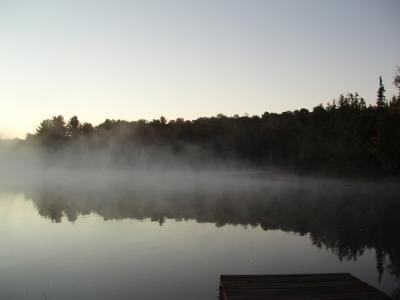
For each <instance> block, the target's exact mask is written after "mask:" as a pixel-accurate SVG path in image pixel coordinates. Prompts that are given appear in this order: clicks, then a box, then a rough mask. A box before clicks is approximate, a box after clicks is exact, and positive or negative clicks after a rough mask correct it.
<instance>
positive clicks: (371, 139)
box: [26, 68, 400, 174]
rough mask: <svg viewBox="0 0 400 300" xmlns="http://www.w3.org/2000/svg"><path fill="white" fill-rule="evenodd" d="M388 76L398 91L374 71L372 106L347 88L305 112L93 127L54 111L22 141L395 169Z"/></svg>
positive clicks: (398, 149) (128, 154) (398, 159)
mask: <svg viewBox="0 0 400 300" xmlns="http://www.w3.org/2000/svg"><path fill="white" fill-rule="evenodd" d="M394 78H395V80H394V84H395V85H396V87H397V88H399V95H397V96H393V97H392V98H391V99H390V100H387V99H386V97H385V88H384V85H383V82H382V79H381V78H380V80H379V88H378V92H377V100H376V104H375V105H366V103H365V100H364V99H363V98H362V97H361V96H360V95H359V94H357V93H348V94H346V95H340V96H339V97H338V99H335V100H333V101H332V102H331V103H328V104H327V105H325V106H324V105H322V104H321V105H318V106H316V107H314V108H313V109H312V110H311V111H309V110H307V109H300V110H295V111H288V112H283V113H279V114H278V113H269V112H265V113H264V114H263V115H262V116H256V115H255V116H238V115H234V116H232V117H228V116H225V115H222V114H219V115H217V116H215V117H209V118H206V117H203V118H198V119H196V120H184V119H182V118H178V119H176V120H170V121H167V120H166V118H164V117H161V118H160V119H158V120H153V121H146V120H139V121H133V122H128V121H124V120H109V119H107V120H105V121H104V122H103V123H101V124H99V125H97V126H93V125H92V124H90V123H81V122H80V121H79V119H78V118H77V117H76V116H74V117H72V118H71V119H69V120H68V121H67V122H66V121H65V120H64V118H63V117H62V116H55V117H53V118H52V119H47V120H44V121H42V122H41V123H40V125H39V126H38V127H37V130H36V133H35V134H28V135H27V139H26V142H27V143H34V144H39V145H40V146H42V147H44V148H46V149H48V150H50V151H57V150H59V149H65V148H66V147H67V146H68V147H72V149H78V148H79V147H80V149H82V147H84V148H85V149H90V150H93V151H95V150H96V149H105V148H107V147H110V146H112V149H113V152H112V153H113V154H112V155H115V156H116V158H117V159H122V160H124V161H125V162H127V161H130V160H132V161H134V159H135V155H137V153H138V151H139V150H138V149H142V150H143V149H147V148H151V149H158V150H162V151H164V152H168V153H170V154H171V155H174V156H176V157H178V158H179V157H180V156H184V155H186V154H188V153H189V154H190V152H191V151H197V153H202V155H203V156H201V155H199V156H198V157H200V158H201V157H203V158H205V157H210V156H213V157H214V158H215V159H217V160H220V161H229V160H237V159H239V160H240V161H242V162H245V163H247V164H249V165H251V166H256V167H265V166H271V165H272V166H282V167H296V168H300V169H304V170H309V171H332V172H338V173H341V172H347V173H349V172H350V173H353V172H356V173H357V172H368V171H370V172H371V173H373V174H378V173H382V174H384V173H385V174H400V68H399V69H398V72H397V74H396V76H395V77H394ZM83 145H84V146H83ZM74 147H75V148H74ZM194 149H195V150H194ZM74 151H78V150H74ZM154 153H156V152H154ZM154 155H156V154H154Z"/></svg>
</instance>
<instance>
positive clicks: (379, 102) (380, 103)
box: [376, 76, 387, 109]
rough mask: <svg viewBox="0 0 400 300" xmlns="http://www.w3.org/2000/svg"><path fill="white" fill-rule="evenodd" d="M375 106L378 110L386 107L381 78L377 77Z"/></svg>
mask: <svg viewBox="0 0 400 300" xmlns="http://www.w3.org/2000/svg"><path fill="white" fill-rule="evenodd" d="M377 95H378V97H377V99H376V106H377V107H378V109H380V108H383V107H385V106H386V105H387V103H386V98H385V87H384V86H383V81H382V77H381V76H379V88H378V92H377Z"/></svg>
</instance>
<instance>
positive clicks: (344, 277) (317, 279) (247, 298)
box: [220, 273, 391, 300]
mask: <svg viewBox="0 0 400 300" xmlns="http://www.w3.org/2000/svg"><path fill="white" fill-rule="evenodd" d="M262 299H265V300H314V299H326V300H342V299H349V300H351V299H360V300H361V299H367V300H378V299H382V300H387V299H391V298H390V297H389V296H388V295H386V294H385V293H383V292H381V291H379V290H378V289H376V288H374V287H371V286H370V285H368V284H366V283H365V282H363V281H361V280H359V279H358V278H356V277H354V276H352V275H351V274H348V273H328V274H283V275H280V274H274V275H221V276H220V300H262Z"/></svg>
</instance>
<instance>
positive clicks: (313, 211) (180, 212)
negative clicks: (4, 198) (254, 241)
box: [25, 178, 400, 277]
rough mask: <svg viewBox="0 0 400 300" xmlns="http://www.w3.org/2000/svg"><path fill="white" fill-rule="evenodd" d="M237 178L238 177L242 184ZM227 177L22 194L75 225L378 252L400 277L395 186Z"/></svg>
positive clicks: (382, 265) (380, 261) (383, 266)
mask: <svg viewBox="0 0 400 300" xmlns="http://www.w3.org/2000/svg"><path fill="white" fill-rule="evenodd" d="M237 180H238V178H235V180H234V181H235V182H236V183H237ZM239 181H240V182H241V184H232V180H230V179H229V180H225V181H222V182H219V183H218V184H214V185H207V184H203V183H204V182H203V183H202V182H195V181H193V182H190V181H189V182H185V183H184V184H183V183H182V182H181V184H178V185H175V186H172V187H171V186H170V187H168V188H166V186H165V185H161V184H160V185H159V186H157V185H152V184H148V185H143V184H134V183H133V184H126V182H120V183H118V182H115V183H113V184H108V185H101V184H98V185H96V184H86V185H82V184H78V185H75V184H74V185H63V186H58V185H40V186H37V185H35V186H32V187H30V188H27V189H26V190H25V194H26V196H27V197H28V198H31V199H32V200H33V202H34V203H35V206H36V207H37V209H38V211H39V213H40V215H41V216H43V217H46V218H49V219H50V220H52V221H53V222H61V221H62V219H63V216H65V217H66V218H67V219H68V220H69V221H71V222H74V221H75V220H77V218H78V217H79V216H80V215H86V214H90V213H96V214H98V215H100V216H102V217H103V218H104V220H109V219H124V218H133V219H138V220H143V219H150V220H151V221H154V222H159V224H160V225H163V223H164V222H165V220H166V219H175V220H178V221H179V220H188V219H193V220H196V221H197V222H209V223H214V224H215V225H216V226H224V225H225V224H234V225H243V226H261V227H262V228H263V229H264V230H269V229H280V230H283V231H286V232H288V231H290V232H295V233H298V234H300V235H305V234H310V237H311V240H312V242H313V244H314V245H315V246H317V247H320V248H321V247H325V248H327V249H331V250H332V251H333V253H335V255H337V257H338V258H339V259H340V260H343V259H347V260H357V258H358V257H360V256H361V255H362V254H363V253H364V251H365V250H367V249H374V250H375V252H376V267H377V271H378V272H379V274H381V275H382V273H383V271H384V270H387V272H389V273H390V274H392V275H393V276H396V277H400V239H399V238H398V230H399V228H400V202H399V197H398V195H399V190H400V187H399V185H398V183H397V182H395V181H393V182H385V183H371V182H365V181H354V182H352V183H349V181H340V180H336V181H332V180H318V181H316V180H313V179H295V180H284V181H279V180H275V181H268V182H265V181H264V180H263V179H258V180H255V182H253V180H243V181H241V180H239Z"/></svg>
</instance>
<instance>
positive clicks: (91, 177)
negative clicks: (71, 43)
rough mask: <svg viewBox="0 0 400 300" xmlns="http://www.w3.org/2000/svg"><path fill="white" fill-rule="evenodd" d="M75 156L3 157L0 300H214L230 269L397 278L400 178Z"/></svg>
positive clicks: (383, 283)
mask: <svg viewBox="0 0 400 300" xmlns="http://www.w3.org/2000/svg"><path fill="white" fill-rule="evenodd" d="M71 153H72V152H71V151H68V152H53V153H51V152H47V153H44V152H40V151H35V149H29V151H28V150H26V149H25V150H24V151H22V152H18V151H8V152H7V154H6V155H3V156H2V161H1V164H2V169H1V183H0V190H1V192H2V193H1V195H2V196H1V197H0V198H1V200H0V205H1V207H2V209H1V211H2V218H1V221H0V222H1V228H2V229H1V231H2V236H3V243H4V244H5V245H7V247H5V248H4V247H3V248H2V250H0V258H1V259H0V261H2V263H0V270H1V272H0V273H1V274H3V275H1V276H0V279H1V280H0V296H1V298H7V299H55V298H56V299H71V297H73V298H86V299H110V297H111V298H118V299H130V298H136V297H138V298H143V299H184V298H185V299H186V298H187V296H188V295H189V294H190V295H193V297H192V298H194V299H204V298H209V299H215V298H216V296H217V287H218V276H219V275H220V274H223V273H225V274H226V273H227V274H263V273H310V272H351V273H353V274H354V275H356V276H358V277H360V278H361V279H362V280H365V281H367V282H368V283H370V284H372V285H374V286H376V287H378V288H380V289H381V290H383V291H385V292H387V293H392V292H393V291H395V290H396V288H397V287H398V278H399V275H400V271H399V270H400V264H399V261H400V259H399V257H400V244H399V239H398V237H397V236H398V228H400V223H399V222H400V221H399V220H400V203H399V201H398V195H399V190H400V185H399V182H398V180H397V179H392V180H391V179H385V180H379V181H377V180H373V179H349V178H347V179H340V178H327V177H324V178H318V177H311V176H299V175H295V174H291V173H289V172H284V171H282V170H277V169H270V170H266V171H260V170H257V169H254V168H253V169H252V168H244V167H243V165H244V164H242V163H239V162H235V163H231V162H230V163H227V162H224V163H223V164H213V163H212V160H211V159H209V160H208V161H205V162H204V164H202V162H201V160H200V159H199V160H197V161H196V163H188V162H190V161H192V159H193V157H194V156H199V153H195V154H193V155H191V156H190V159H186V158H182V157H179V159H177V158H176V157H175V156H173V155H172V154H171V153H163V152H162V151H156V150H155V149H153V152H151V151H149V152H148V153H143V155H142V156H140V159H139V158H137V159H136V160H135V162H134V163H126V162H123V161H119V160H118V155H117V156H116V155H111V154H110V152H108V150H107V152H103V151H97V152H96V151H94V152H92V153H90V152H80V153H79V155H72V154H71ZM156 154H157V155H156ZM111 158H112V159H111ZM17 207H18V209H17ZM11 228H12V231H11ZM4 274H8V275H7V276H5V275H4ZM166 295H167V296H166Z"/></svg>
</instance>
